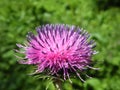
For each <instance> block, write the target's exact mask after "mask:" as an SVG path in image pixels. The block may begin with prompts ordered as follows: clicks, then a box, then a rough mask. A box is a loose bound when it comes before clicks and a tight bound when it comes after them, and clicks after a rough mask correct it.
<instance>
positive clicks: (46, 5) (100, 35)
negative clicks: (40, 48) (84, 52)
mask: <svg viewBox="0 0 120 90" xmlns="http://www.w3.org/2000/svg"><path fill="white" fill-rule="evenodd" d="M110 1H111V0H104V1H100V0H98V1H96V0H88V1H86V0H19V1H18V0H0V90H45V89H46V85H48V84H49V82H48V81H47V80H44V81H42V80H41V79H36V78H34V77H32V76H29V75H28V74H29V73H30V69H31V67H30V66H29V65H20V64H18V63H17V59H16V58H15V56H14V54H15V53H14V52H13V49H14V48H17V47H16V45H15V44H16V43H23V42H24V41H25V35H26V34H27V32H28V31H30V30H32V31H33V32H34V29H35V27H36V26H39V25H42V24H46V23H64V24H70V25H72V24H74V25H78V26H80V27H83V28H84V29H86V30H88V32H90V33H91V35H92V37H91V38H93V39H95V40H96V42H97V48H96V50H98V51H99V54H98V55H96V56H94V57H93V59H94V60H95V62H97V63H96V64H95V67H100V70H99V71H92V70H91V71H90V72H89V74H90V76H93V77H95V78H92V79H87V80H86V83H84V84H83V83H81V81H80V80H79V79H72V80H73V84H72V85H71V84H69V83H68V81H67V82H64V83H63V88H64V90H120V81H119V76H120V59H119V58H120V52H119V51H120V25H119V24H120V8H119V7H118V5H117V4H114V3H116V2H117V3H120V1H119V0H114V1H112V2H113V4H114V5H113V6H112V3H111V4H110V6H109V3H110ZM106 6H107V8H106ZM48 90H54V86H53V84H52V83H50V84H49V87H48Z"/></svg>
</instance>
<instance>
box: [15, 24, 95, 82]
mask: <svg viewBox="0 0 120 90" xmlns="http://www.w3.org/2000/svg"><path fill="white" fill-rule="evenodd" d="M36 30H37V35H34V34H33V33H32V32H29V33H28V35H27V40H28V43H27V44H25V45H21V44H17V46H18V47H19V48H22V49H23V50H24V51H23V52H22V53H24V55H25V58H23V60H20V63H21V64H30V65H31V64H32V65H36V66H37V69H36V71H35V72H36V73H42V72H46V73H47V74H49V75H52V76H56V77H61V78H63V79H64V80H66V79H70V73H71V72H72V73H75V74H76V75H77V76H78V77H79V78H80V79H81V80H82V81H84V80H83V79H82V78H81V76H80V74H79V71H82V70H84V69H85V68H91V69H95V68H93V67H91V66H90V63H91V61H92V60H91V57H92V55H93V54H95V51H94V50H93V48H94V47H95V43H94V41H93V40H89V37H90V35H89V34H88V33H87V32H86V31H85V30H81V29H80V28H79V27H76V26H69V25H64V24H55V25H53V24H47V25H43V26H40V27H37V28H36Z"/></svg>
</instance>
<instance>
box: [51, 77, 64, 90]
mask: <svg viewBox="0 0 120 90" xmlns="http://www.w3.org/2000/svg"><path fill="white" fill-rule="evenodd" d="M53 83H54V85H55V88H56V89H55V90H62V81H61V80H59V79H54V82H53Z"/></svg>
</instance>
